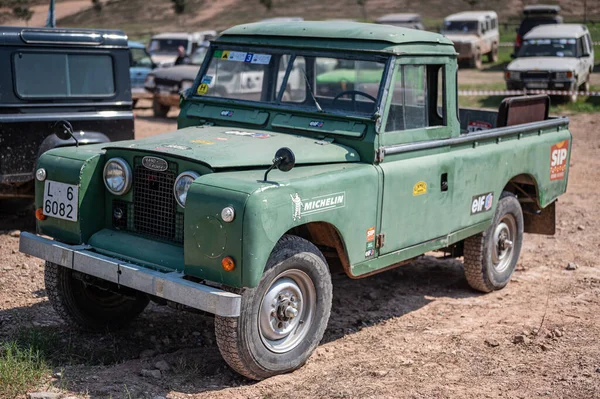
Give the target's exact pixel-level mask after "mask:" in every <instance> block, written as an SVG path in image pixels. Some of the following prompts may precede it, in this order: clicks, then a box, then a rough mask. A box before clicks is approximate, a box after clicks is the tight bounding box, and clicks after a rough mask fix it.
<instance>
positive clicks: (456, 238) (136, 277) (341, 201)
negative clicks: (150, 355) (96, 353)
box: [20, 22, 571, 379]
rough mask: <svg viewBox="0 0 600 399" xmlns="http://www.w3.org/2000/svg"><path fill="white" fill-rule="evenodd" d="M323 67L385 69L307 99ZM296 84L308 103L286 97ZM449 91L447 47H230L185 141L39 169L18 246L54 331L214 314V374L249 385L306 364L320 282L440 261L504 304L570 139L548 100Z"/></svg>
mask: <svg viewBox="0 0 600 399" xmlns="http://www.w3.org/2000/svg"><path fill="white" fill-rule="evenodd" d="M326 60H334V61H335V60H343V61H344V62H343V64H344V65H343V66H344V68H347V67H348V65H347V64H348V63H350V62H354V63H355V71H356V74H358V75H359V76H360V75H361V71H362V68H365V69H366V70H368V75H369V79H368V83H365V85H366V86H367V87H368V88H372V86H373V82H372V79H371V78H372V75H373V71H374V70H375V69H377V68H378V70H379V71H380V79H379V82H378V84H377V85H376V86H377V90H375V91H374V94H373V95H371V94H368V93H367V92H365V91H364V90H365V88H364V87H363V86H362V84H361V83H360V79H356V80H355V82H356V84H355V85H354V86H353V89H352V90H345V89H343V88H339V89H338V91H337V92H333V93H329V94H328V95H327V96H325V95H318V94H317V93H319V92H320V91H319V87H318V81H317V79H316V76H315V75H316V70H317V65H318V64H319V63H320V62H321V64H322V63H323V62H322V61H326ZM231 63H250V64H253V65H257V66H260V70H261V74H262V79H261V87H262V89H261V91H260V92H258V93H256V94H255V95H254V96H253V97H249V96H247V95H245V94H244V93H240V92H239V91H238V90H235V91H233V92H229V93H226V94H224V93H223V92H222V91H219V90H217V89H218V85H219V81H220V80H221V79H222V76H221V73H222V72H221V71H224V72H225V75H223V76H224V77H225V79H229V77H230V74H228V73H227V71H228V70H229V68H227V67H225V66H227V65H228V64H231ZM281 63H283V64H284V65H283V66H282V65H281ZM365 64H370V65H365ZM375 66H376V67H377V68H375ZM223 67H225V68H223ZM294 68H301V70H302V74H303V75H304V77H305V84H304V86H303V87H302V93H303V95H302V96H300V95H296V96H285V94H286V90H288V85H287V84H286V82H287V79H288V77H289V75H290V74H291V71H292V70H293V69H294ZM456 72H457V63H456V52H455V50H454V46H453V44H452V42H451V41H450V40H448V39H446V38H444V37H443V36H441V35H438V34H435V33H430V32H423V31H417V30H413V29H404V28H396V27H390V26H384V25H370V24H360V23H350V22H343V23H334V22H325V23H323V22H294V23H291V22H287V23H264V24H261V23H258V24H249V25H241V26H237V27H233V28H231V29H228V30H226V31H225V32H224V33H223V34H222V36H220V37H219V38H218V39H217V40H215V41H214V42H213V43H212V44H211V47H210V50H209V53H208V55H207V57H206V59H205V62H204V64H203V66H202V67H201V69H200V72H199V74H198V76H197V78H196V80H195V81H194V83H193V85H192V87H191V88H190V89H189V90H188V91H187V92H186V93H185V94H184V95H183V97H184V98H183V100H182V109H181V113H180V116H179V120H178V124H179V129H178V130H176V131H174V132H171V133H167V134H163V135H159V136H154V137H150V138H146V139H143V140H136V141H129V142H122V143H112V144H107V145H95V146H85V147H79V148H61V149H56V150H52V151H49V152H47V153H45V154H44V155H43V156H42V157H41V158H40V161H39V163H38V165H37V168H38V169H37V173H36V177H37V179H38V181H37V183H36V189H37V191H36V206H37V210H36V216H37V218H38V225H37V226H38V227H37V228H38V233H39V234H40V235H34V234H28V233H23V234H22V235H21V244H20V248H21V251H23V252H25V253H28V254H31V255H34V256H37V257H39V258H42V259H45V260H46V261H47V262H46V272H45V279H46V289H47V292H48V296H49V299H50V301H51V302H52V304H53V306H54V308H55V309H56V311H57V312H58V313H59V314H60V315H61V316H62V317H63V318H64V320H66V321H67V322H69V323H71V324H73V325H76V326H79V327H81V328H84V329H92V330H93V329H96V330H98V329H100V330H101V329H103V328H105V327H107V326H108V327H117V326H120V325H123V324H125V323H127V322H129V321H131V320H132V319H133V318H134V316H136V315H137V314H138V313H140V312H142V310H143V309H144V307H145V306H146V305H147V304H148V301H149V300H153V301H155V302H157V303H159V304H171V305H174V306H176V307H183V308H186V307H187V308H193V309H198V310H202V311H205V312H209V313H212V314H214V315H215V330H216V337H217V343H218V346H219V349H220V350H221V353H222V354H223V357H224V358H225V360H226V361H227V362H228V363H229V365H230V366H231V367H232V368H234V369H235V370H236V371H238V372H239V373H241V374H243V375H245V376H247V377H249V378H253V379H263V378H266V377H269V376H272V375H274V374H278V373H284V372H288V371H291V370H294V369H296V368H298V367H300V366H301V365H302V364H303V363H304V362H305V361H306V359H307V358H308V357H309V356H310V354H311V353H312V351H313V350H314V349H315V347H316V346H317V344H318V343H319V341H320V340H321V338H322V336H323V333H324V331H325V328H326V326H327V322H328V319H329V314H330V308H331V301H332V283H331V277H330V268H336V267H339V270H340V271H343V272H345V273H346V274H347V275H348V276H349V277H350V278H362V277H366V276H369V275H371V274H373V273H377V272H381V271H384V270H386V269H389V268H391V267H395V266H399V265H403V264H406V263H407V262H410V261H411V260H414V259H415V258H417V257H419V256H421V255H422V254H424V253H426V252H428V251H434V250H437V251H443V252H445V253H446V254H447V255H449V256H455V257H459V256H463V255H464V265H465V266H464V267H465V273H466V278H467V281H468V282H469V284H470V285H471V286H472V287H474V288H475V289H477V290H480V291H484V292H489V291H493V290H498V289H501V288H503V287H504V286H505V285H506V284H507V283H508V282H509V280H510V277H511V275H512V273H513V271H514V269H515V265H516V263H517V260H518V258H519V254H520V251H521V244H522V239H523V232H533V233H543V234H553V233H554V221H555V220H554V218H555V213H554V212H555V206H554V204H555V201H556V199H557V197H558V196H559V195H561V194H562V193H564V192H565V190H566V187H567V176H568V168H569V158H570V145H571V134H570V133H569V130H568V119H566V118H548V116H547V106H548V102H547V97H545V96H539V97H523V98H519V99H513V100H510V101H506V102H504V103H503V105H502V107H501V109H500V112H493V111H477V110H468V109H467V110H459V108H458V105H457V98H458V97H457V95H456V89H457V84H456ZM281 76H282V78H281V79H280V77H281ZM242 98H243V99H242ZM459 115H460V117H459ZM65 134H68V132H67V133H65ZM48 236H49V237H52V239H51V238H47V237H48ZM390 295H394V293H391V294H390Z"/></svg>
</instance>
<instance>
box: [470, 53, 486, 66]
mask: <svg viewBox="0 0 600 399" xmlns="http://www.w3.org/2000/svg"><path fill="white" fill-rule="evenodd" d="M469 67H471V68H475V69H481V68H482V67H483V61H482V60H481V53H480V52H479V51H477V53H475V54H474V55H473V57H472V58H471V59H470V60H469Z"/></svg>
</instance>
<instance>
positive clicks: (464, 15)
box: [444, 11, 498, 21]
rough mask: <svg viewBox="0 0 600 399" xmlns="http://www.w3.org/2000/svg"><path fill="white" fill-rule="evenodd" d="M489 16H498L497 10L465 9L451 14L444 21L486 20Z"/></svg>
mask: <svg viewBox="0 0 600 399" xmlns="http://www.w3.org/2000/svg"><path fill="white" fill-rule="evenodd" d="M487 18H498V14H496V12H495V11H464V12H459V13H456V14H450V15H448V16H447V17H446V18H444V21H484V20H486V19H487Z"/></svg>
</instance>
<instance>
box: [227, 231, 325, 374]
mask: <svg viewBox="0 0 600 399" xmlns="http://www.w3.org/2000/svg"><path fill="white" fill-rule="evenodd" d="M240 293H241V295H242V306H241V313H240V316H239V317H221V316H216V317H215V333H216V338H217V344H218V346H219V350H220V351H221V354H222V355H223V358H224V359H225V361H226V362H227V363H228V364H229V366H231V368H233V369H234V370H235V371H237V372H238V373H240V374H242V375H244V376H246V377H248V378H251V379H254V380H262V379H264V378H267V377H270V376H273V375H276V374H282V373H287V372H290V371H293V370H295V369H297V368H299V367H301V366H302V365H303V364H304V363H305V362H306V360H307V359H308V357H309V356H310V355H311V354H312V352H313V351H314V349H315V348H316V346H317V345H318V344H319V342H320V341H321V339H322V338H323V333H324V332H325V328H326V326H327V322H328V320H329V313H330V311H331V299H332V286H331V276H330V274H329V268H328V266H327V263H326V261H325V258H324V257H323V255H322V254H321V252H320V251H319V250H318V249H317V248H316V247H315V246H314V245H313V244H311V243H310V242H308V241H306V240H304V239H302V238H300V237H296V236H284V237H283V238H282V239H281V240H280V241H279V242H278V243H277V245H276V246H275V248H274V249H273V252H272V253H271V256H270V257H269V260H268V261H267V266H266V270H265V272H264V274H263V277H262V279H261V281H260V283H259V284H258V286H257V287H256V288H250V289H249V288H246V289H243V290H242V291H241V292H240Z"/></svg>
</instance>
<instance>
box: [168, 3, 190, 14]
mask: <svg viewBox="0 0 600 399" xmlns="http://www.w3.org/2000/svg"><path fill="white" fill-rule="evenodd" d="M171 1H172V2H173V10H175V14H183V13H184V12H185V6H186V3H187V0H171Z"/></svg>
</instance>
